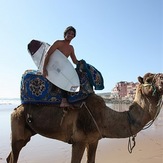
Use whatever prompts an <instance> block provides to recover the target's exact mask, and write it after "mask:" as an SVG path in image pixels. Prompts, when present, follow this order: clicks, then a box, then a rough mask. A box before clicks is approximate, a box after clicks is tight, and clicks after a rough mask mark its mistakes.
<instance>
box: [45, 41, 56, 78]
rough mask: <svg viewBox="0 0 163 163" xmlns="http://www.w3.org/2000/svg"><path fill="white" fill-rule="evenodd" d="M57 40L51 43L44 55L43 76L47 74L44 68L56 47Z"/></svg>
mask: <svg viewBox="0 0 163 163" xmlns="http://www.w3.org/2000/svg"><path fill="white" fill-rule="evenodd" d="M58 44H59V41H56V42H54V43H53V45H52V46H51V47H50V48H49V50H48V51H47V53H46V55H45V60H44V65H43V76H44V77H46V76H47V75H48V72H47V70H46V66H47V64H48V62H49V58H50V56H51V55H52V53H53V52H54V51H55V50H56V49H57V48H58Z"/></svg>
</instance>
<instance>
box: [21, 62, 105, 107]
mask: <svg viewBox="0 0 163 163" xmlns="http://www.w3.org/2000/svg"><path fill="white" fill-rule="evenodd" d="M76 71H77V73H78V75H79V79H80V91H79V92H75V93H71V92H67V100H68V102H69V103H75V102H78V101H81V100H84V99H86V98H87V97H88V96H89V95H90V94H92V93H94V91H93V87H94V88H95V89H103V88H104V86H103V78H102V75H101V74H100V72H99V71H98V70H97V69H95V68H94V67H93V66H91V65H88V64H86V62H85V61H84V60H81V61H80V62H79V64H78V65H77V68H76ZM61 100H62V89H60V88H58V87H56V86H55V85H54V84H52V83H51V82H50V81H48V80H47V79H46V78H44V77H43V76H42V75H41V73H40V72H38V71H36V70H27V71H25V73H24V74H23V75H22V80H21V103H22V104H26V103H31V104H60V103H61Z"/></svg>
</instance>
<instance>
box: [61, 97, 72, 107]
mask: <svg viewBox="0 0 163 163" xmlns="http://www.w3.org/2000/svg"><path fill="white" fill-rule="evenodd" d="M60 107H61V108H65V107H70V104H69V103H68V101H67V99H66V98H63V99H62V101H61V104H60Z"/></svg>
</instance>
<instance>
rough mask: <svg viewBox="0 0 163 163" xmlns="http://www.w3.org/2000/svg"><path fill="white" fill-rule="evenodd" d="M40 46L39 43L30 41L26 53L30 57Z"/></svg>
mask: <svg viewBox="0 0 163 163" xmlns="http://www.w3.org/2000/svg"><path fill="white" fill-rule="evenodd" d="M41 45H42V42H41V41H38V40H32V41H31V42H30V43H29V44H28V51H29V53H30V54H31V55H33V54H34V53H35V52H36V51H37V50H38V49H39V48H40V47H41Z"/></svg>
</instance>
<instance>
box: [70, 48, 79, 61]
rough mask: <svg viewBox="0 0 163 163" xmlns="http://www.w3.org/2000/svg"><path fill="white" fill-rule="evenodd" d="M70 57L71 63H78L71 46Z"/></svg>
mask: <svg viewBox="0 0 163 163" xmlns="http://www.w3.org/2000/svg"><path fill="white" fill-rule="evenodd" d="M70 57H71V59H72V61H73V63H74V64H77V63H78V60H77V58H76V55H75V52H74V48H73V46H72V52H71V55H70Z"/></svg>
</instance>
